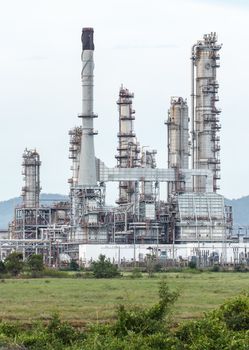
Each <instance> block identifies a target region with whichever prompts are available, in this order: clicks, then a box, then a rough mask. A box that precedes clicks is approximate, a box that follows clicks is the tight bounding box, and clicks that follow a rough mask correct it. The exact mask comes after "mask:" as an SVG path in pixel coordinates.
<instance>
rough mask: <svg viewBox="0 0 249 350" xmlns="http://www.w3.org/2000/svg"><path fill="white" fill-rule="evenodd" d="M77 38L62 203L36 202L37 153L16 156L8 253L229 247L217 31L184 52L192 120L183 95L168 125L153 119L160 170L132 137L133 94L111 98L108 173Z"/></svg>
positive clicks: (88, 63) (90, 46) (173, 104)
mask: <svg viewBox="0 0 249 350" xmlns="http://www.w3.org/2000/svg"><path fill="white" fill-rule="evenodd" d="M81 41H82V55H81V59H82V72H81V80H82V111H81V113H80V115H78V117H79V120H80V121H81V123H78V125H77V126H76V127H74V128H72V129H71V130H70V131H69V137H70V141H69V142H70V145H69V158H70V159H71V178H70V179H69V181H68V182H69V185H70V189H69V192H70V194H69V200H68V202H65V203H56V204H53V205H50V206H41V205H40V203H39V194H40V188H41V187H40V166H41V162H40V158H39V154H38V152H37V151H36V150H25V152H24V155H23V174H24V176H25V178H24V182H25V185H24V187H23V194H22V195H23V203H22V205H21V206H20V207H17V208H16V209H15V217H14V220H13V223H12V224H11V226H10V234H11V239H12V240H13V241H16V242H17V243H16V247H17V249H18V247H20V246H21V249H22V250H23V252H24V253H25V254H29V253H30V252H42V253H43V254H44V256H46V257H47V258H46V259H48V260H49V262H50V263H52V264H53V263H55V261H56V260H57V259H59V255H60V254H61V253H66V254H68V255H70V256H74V257H75V256H77V254H78V253H79V251H80V252H81V251H84V254H85V255H87V254H86V250H87V247H89V249H92V248H90V247H94V246H96V251H98V248H97V247H99V246H100V245H104V246H110V247H111V246H120V247H121V248H122V247H124V246H132V247H134V246H136V247H137V246H139V245H141V247H142V246H144V245H147V246H151V245H155V246H157V247H158V246H161V247H162V245H165V247H169V246H170V245H172V246H174V247H175V246H176V245H177V246H179V247H184V246H186V245H188V247H189V246H191V245H192V246H193V247H194V246H195V247H196V246H197V247H200V246H201V244H203V245H206V244H207V245H209V246H215V245H216V244H217V247H218V246H221V245H222V246H223V247H224V245H226V244H227V243H228V242H231V237H232V210H231V207H226V206H225V204H224V197H223V196H222V195H221V194H218V193H217V191H218V189H219V179H220V159H219V151H220V145H219V141H220V138H219V135H218V134H219V130H220V128H221V125H220V121H219V115H220V113H221V111H220V109H219V108H218V107H217V102H218V88H219V84H218V81H217V69H218V67H219V59H220V57H219V51H220V49H221V45H219V44H218V43H217V35H216V33H211V34H207V35H204V37H203V39H202V40H199V41H197V43H196V44H194V45H193V47H192V57H191V67H192V91H191V99H190V100H191V108H190V111H191V113H189V107H188V104H187V100H186V99H185V97H181V96H173V97H171V99H170V106H169V110H168V117H167V120H166V122H165V123H164V122H163V121H162V125H163V124H165V125H166V126H165V135H167V138H166V137H165V143H166V142H167V153H168V154H167V161H165V167H164V168H157V165H156V154H157V151H156V150H154V149H148V148H146V149H145V147H143V146H142V145H140V143H139V141H138V140H137V137H136V132H135V111H134V109H133V99H134V94H133V92H130V91H129V89H128V88H127V87H124V86H123V85H122V86H121V87H120V90H119V92H118V94H117V95H118V97H117V107H118V113H117V154H116V155H113V156H114V157H115V158H116V162H117V165H116V166H115V167H114V168H110V167H108V166H107V165H105V163H104V160H100V159H98V158H97V157H96V155H95V148H94V137H95V135H97V132H96V131H95V129H94V120H95V118H97V117H98V116H97V114H95V112H94V81H93V80H94V50H95V47H94V30H93V28H83V30H82V37H81ZM186 64H187V62H186ZM110 103H114V101H110ZM137 118H139V116H138V117H137ZM75 120H76V119H75ZM72 123H73V120H72ZM158 127H160V125H159V126H158ZM166 130H167V131H166ZM165 159H166V155H165ZM107 182H117V183H118V194H117V199H116V204H115V205H113V206H107V205H106V203H105V195H106V183H107ZM162 183H166V184H167V196H166V198H161V197H160V185H161V184H162ZM79 247H80V248H79ZM226 247H227V245H226ZM121 248H120V249H121ZM179 250H180V248H179ZM173 251H174V249H173ZM210 252H211V251H210ZM223 256H224V254H223ZM80 258H81V259H83V258H82V256H81V253H80Z"/></svg>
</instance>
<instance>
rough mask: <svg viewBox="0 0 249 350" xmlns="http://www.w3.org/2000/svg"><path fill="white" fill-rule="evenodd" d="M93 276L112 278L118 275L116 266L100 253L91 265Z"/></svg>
mask: <svg viewBox="0 0 249 350" xmlns="http://www.w3.org/2000/svg"><path fill="white" fill-rule="evenodd" d="M91 267H92V270H93V275H94V277H95V278H113V277H118V276H120V272H119V271H118V267H117V266H116V265H114V264H112V263H111V262H110V260H109V259H107V258H106V257H105V255H102V254H101V255H100V256H99V259H98V260H97V261H94V262H93V263H92V265H91Z"/></svg>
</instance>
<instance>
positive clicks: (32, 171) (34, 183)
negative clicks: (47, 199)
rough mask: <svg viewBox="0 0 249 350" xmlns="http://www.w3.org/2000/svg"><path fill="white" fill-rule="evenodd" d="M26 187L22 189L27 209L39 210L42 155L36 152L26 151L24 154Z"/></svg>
mask: <svg viewBox="0 0 249 350" xmlns="http://www.w3.org/2000/svg"><path fill="white" fill-rule="evenodd" d="M22 157H23V163H22V165H23V175H24V182H25V184H24V186H23V188H22V197H23V205H24V207H25V208H37V207H39V201H40V192H41V187H40V165H41V162H40V155H39V154H38V152H37V151H36V150H28V149H25V151H24V153H23V156H22Z"/></svg>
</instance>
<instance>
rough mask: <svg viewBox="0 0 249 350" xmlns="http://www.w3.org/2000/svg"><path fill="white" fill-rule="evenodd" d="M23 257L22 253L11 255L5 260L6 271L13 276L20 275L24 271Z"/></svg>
mask: <svg viewBox="0 0 249 350" xmlns="http://www.w3.org/2000/svg"><path fill="white" fill-rule="evenodd" d="M23 265H24V263H23V255H22V253H20V252H13V253H10V254H9V255H8V256H7V258H6V259H5V266H6V270H7V271H8V272H10V273H11V274H12V275H13V276H17V275H19V273H20V272H21V271H22V269H23Z"/></svg>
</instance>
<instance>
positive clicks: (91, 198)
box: [69, 28, 106, 242]
mask: <svg viewBox="0 0 249 350" xmlns="http://www.w3.org/2000/svg"><path fill="white" fill-rule="evenodd" d="M81 41H82V55H81V60H82V72H81V81H82V113H81V114H80V115H79V117H80V118H81V119H82V126H81V127H77V128H74V129H72V130H71V131H70V132H69V134H70V137H71V140H70V158H72V160H73V164H72V170H73V176H72V178H71V179H70V180H69V182H70V183H71V189H70V192H71V224H72V231H73V237H74V239H76V240H79V241H84V242H89V241H95V240H99V241H101V240H102V241H105V240H106V233H103V232H104V231H103V230H101V229H100V226H101V224H100V221H101V220H100V207H101V206H102V205H103V201H104V197H103V195H102V190H103V188H101V187H100V186H99V184H98V183H97V175H96V159H95V150H94V135H96V134H97V132H96V131H94V128H93V119H94V118H96V117H97V115H96V114H94V112H93V101H94V96H93V87H94V85H93V70H94V60H93V53H94V43H93V28H83V30H82V36H81ZM102 233H103V234H104V237H102V236H101V234H102Z"/></svg>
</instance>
